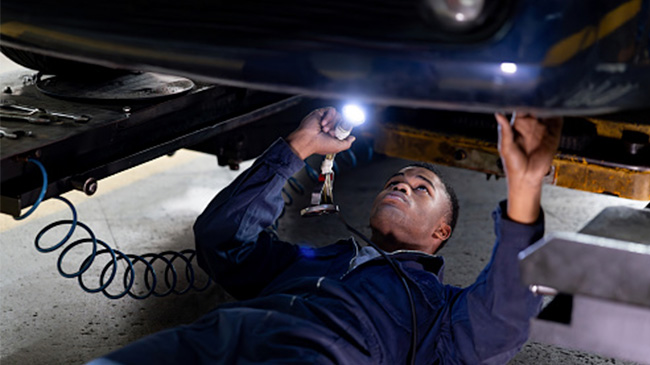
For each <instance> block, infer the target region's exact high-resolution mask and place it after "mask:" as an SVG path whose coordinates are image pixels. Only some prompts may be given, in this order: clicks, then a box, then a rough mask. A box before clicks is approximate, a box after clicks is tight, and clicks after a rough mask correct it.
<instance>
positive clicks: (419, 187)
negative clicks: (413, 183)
mask: <svg viewBox="0 0 650 365" xmlns="http://www.w3.org/2000/svg"><path fill="white" fill-rule="evenodd" d="M415 189H416V190H421V191H424V192H425V193H427V194H428V193H429V189H427V187H426V186H424V185H420V186H418V187H417V188H415Z"/></svg>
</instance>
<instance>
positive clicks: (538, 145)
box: [495, 114, 562, 223]
mask: <svg viewBox="0 0 650 365" xmlns="http://www.w3.org/2000/svg"><path fill="white" fill-rule="evenodd" d="M495 117H496V120H497V122H498V123H499V154H500V155H501V159H502V162H503V167H504V170H505V173H506V179H507V182H508V216H509V217H510V219H512V220H514V221H518V222H520V223H533V222H535V221H536V220H537V217H538V216H539V211H540V200H541V191H542V180H543V178H544V176H545V175H546V174H547V173H548V171H549V170H550V168H551V163H552V161H553V155H554V154H555V152H556V151H557V148H558V145H559V143H560V135H561V131H562V118H548V119H537V118H535V117H533V116H528V115H527V116H523V117H517V118H515V121H514V124H513V125H510V123H509V122H508V120H507V119H506V118H505V117H504V116H503V115H501V114H495Z"/></svg>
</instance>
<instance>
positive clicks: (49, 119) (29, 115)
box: [0, 100, 90, 124]
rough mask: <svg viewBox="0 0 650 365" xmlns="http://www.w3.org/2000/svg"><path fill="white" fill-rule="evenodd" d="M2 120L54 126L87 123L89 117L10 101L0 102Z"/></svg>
mask: <svg viewBox="0 0 650 365" xmlns="http://www.w3.org/2000/svg"><path fill="white" fill-rule="evenodd" d="M0 118H2V119H12V120H19V121H23V122H27V123H32V124H52V123H55V122H62V121H63V120H62V119H69V120H71V121H73V122H75V123H87V122H88V121H89V120H90V117H89V116H87V115H74V114H67V113H59V112H52V111H48V110H45V109H43V108H38V107H33V106H29V105H21V104H16V103H14V102H12V101H10V100H0Z"/></svg>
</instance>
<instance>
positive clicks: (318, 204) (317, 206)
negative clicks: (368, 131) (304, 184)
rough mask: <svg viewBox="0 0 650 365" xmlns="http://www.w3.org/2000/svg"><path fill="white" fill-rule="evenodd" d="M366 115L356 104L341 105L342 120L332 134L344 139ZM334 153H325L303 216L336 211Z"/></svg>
mask: <svg viewBox="0 0 650 365" xmlns="http://www.w3.org/2000/svg"><path fill="white" fill-rule="evenodd" d="M365 120H366V115H365V113H364V111H363V109H361V108H360V107H359V106H357V105H352V104H349V105H346V106H344V107H343V120H342V121H341V123H339V124H338V125H337V126H336V129H335V130H334V134H335V136H336V138H338V139H340V140H344V139H346V138H347V137H348V136H349V135H350V132H352V128H354V127H356V126H358V125H360V124H362V123H363V122H365ZM335 156H336V154H335V153H332V154H327V155H325V159H324V160H323V163H322V164H321V173H320V175H319V176H318V182H319V184H318V185H317V186H316V188H315V189H314V191H313V192H312V194H311V205H310V206H309V207H307V208H304V209H303V210H301V211H300V215H301V216H303V217H316V216H320V215H325V214H332V213H337V212H338V211H339V207H338V205H335V204H334V192H333V188H334V170H333V169H332V168H333V167H334V157H335Z"/></svg>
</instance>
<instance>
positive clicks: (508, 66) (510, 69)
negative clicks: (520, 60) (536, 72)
mask: <svg viewBox="0 0 650 365" xmlns="http://www.w3.org/2000/svg"><path fill="white" fill-rule="evenodd" d="M501 71H502V72H503V73H506V74H513V73H515V72H517V64H516V63H512V62H503V63H501Z"/></svg>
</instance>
